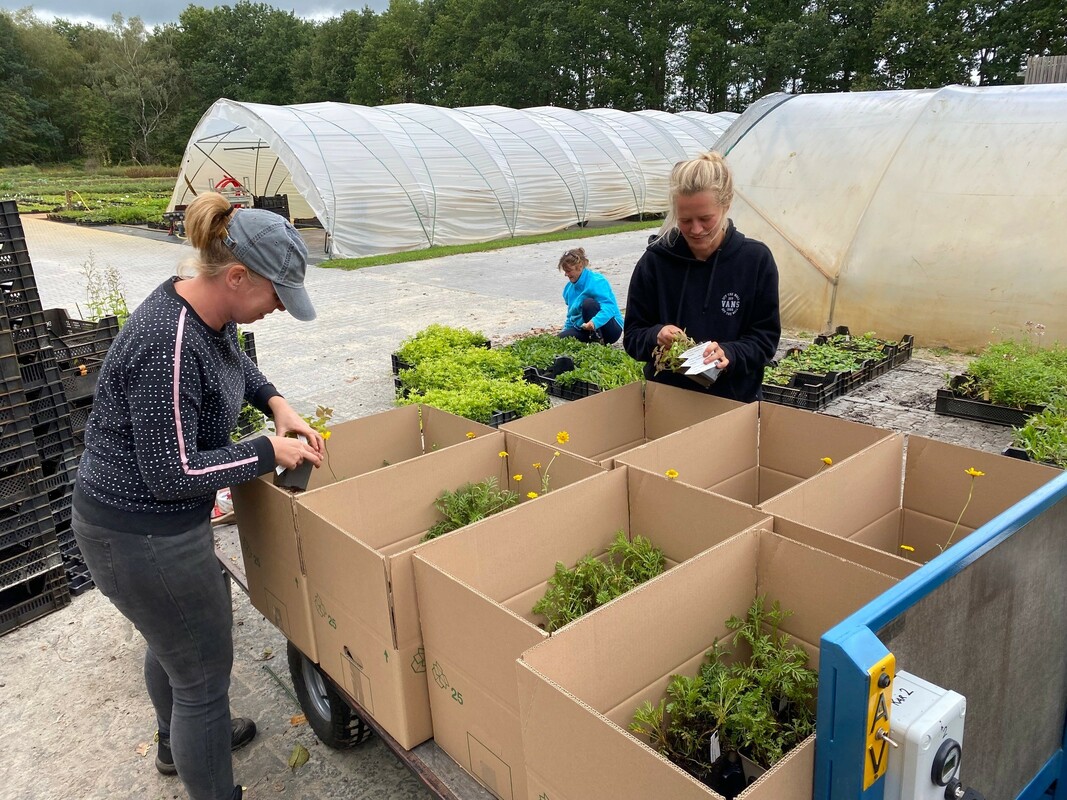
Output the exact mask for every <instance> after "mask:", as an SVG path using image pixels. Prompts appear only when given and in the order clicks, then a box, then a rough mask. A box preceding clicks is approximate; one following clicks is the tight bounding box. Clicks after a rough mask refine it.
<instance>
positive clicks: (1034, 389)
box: [954, 339, 1067, 408]
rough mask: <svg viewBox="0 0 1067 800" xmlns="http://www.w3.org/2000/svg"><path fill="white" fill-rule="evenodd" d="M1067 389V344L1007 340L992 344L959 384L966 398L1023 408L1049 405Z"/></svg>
mask: <svg viewBox="0 0 1067 800" xmlns="http://www.w3.org/2000/svg"><path fill="white" fill-rule="evenodd" d="M1065 386H1067V345H1063V344H1059V343H1053V344H1051V345H1050V346H1048V347H1040V346H1038V344H1037V343H1036V342H1020V341H1014V340H1010V339H1008V340H1004V341H1001V342H996V343H994V344H991V345H989V347H987V348H986V349H985V350H984V351H983V352H982V353H981V354H980V355H979V356H978V357H977V358H976V359H975V360H974V361H972V362H971V363H970V364H969V365H968V366H967V369H966V370H965V371H964V373H963V375H962V376H961V377H960V379H959V380H958V381H956V382H955V384H954V388H955V390H956V391H957V392H958V393H960V394H963V395H964V396H966V397H972V398H975V399H978V400H987V401H989V402H991V403H996V404H998V405H1003V406H1011V407H1013V408H1023V407H1024V406H1026V405H1028V404H1031V405H1047V404H1048V403H1050V402H1051V401H1052V399H1053V397H1055V395H1056V393H1057V392H1060V391H1062V390H1063V387H1065Z"/></svg>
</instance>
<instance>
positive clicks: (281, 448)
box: [268, 423, 322, 469]
mask: <svg viewBox="0 0 1067 800" xmlns="http://www.w3.org/2000/svg"><path fill="white" fill-rule="evenodd" d="M275 425H277V423H275ZM268 438H269V439H270V443H271V446H273V447H274V461H275V463H277V464H278V465H279V466H282V467H285V468H286V469H296V468H297V467H299V466H300V465H301V464H303V463H304V462H305V461H310V462H311V463H312V464H314V465H315V466H316V467H317V466H319V464H321V463H322V456H321V455H320V454H319V453H318V452H316V451H315V449H314V448H313V447H312V446H311V445H310V444H305V443H304V442H302V441H300V440H299V439H297V438H295V437H289V436H270V437H268ZM309 441H310V440H309Z"/></svg>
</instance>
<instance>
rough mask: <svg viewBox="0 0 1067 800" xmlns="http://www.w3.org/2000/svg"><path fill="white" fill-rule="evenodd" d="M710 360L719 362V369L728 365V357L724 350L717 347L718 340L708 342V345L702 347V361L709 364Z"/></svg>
mask: <svg viewBox="0 0 1067 800" xmlns="http://www.w3.org/2000/svg"><path fill="white" fill-rule="evenodd" d="M712 361H718V362H719V369H726V368H727V367H728V366H730V359H728V358H727V357H726V351H725V350H723V349H722V348H721V347H719V343H718V342H708V346H707V347H705V348H704V363H705V364H710V363H711V362H712Z"/></svg>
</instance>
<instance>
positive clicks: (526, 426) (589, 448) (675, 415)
mask: <svg viewBox="0 0 1067 800" xmlns="http://www.w3.org/2000/svg"><path fill="white" fill-rule="evenodd" d="M742 405H743V404H742V403H737V402H734V401H733V400H724V399H723V398H721V397H715V396H714V395H708V394H703V393H702V392H693V391H688V390H686V389H679V388H677V387H674V386H667V385H665V384H661V383H647V384H645V383H640V382H637V383H629V384H627V385H625V386H620V387H619V388H618V389H611V390H610V391H607V392H600V393H598V394H595V395H590V396H589V397H584V398H582V399H581V400H574V401H572V402H569V403H565V404H563V405H560V406H556V407H554V408H550V409H548V410H546V411H542V412H540V413H538V414H532V415H531V416H529V417H523V418H522V419H518V420H514V421H513V422H509V423H507V424H506V425H502V426H501V428H502V429H503V430H506V431H510V432H512V433H515V434H518V435H519V436H522V437H524V438H527V439H532V440H533V441H536V442H542V443H544V444H549V445H552V446H553V447H556V448H557V449H559V450H561V451H563V452H567V453H571V454H573V455H576V456H580V457H581V458H585V459H588V460H590V461H593V462H595V463H598V464H602V465H603V466H605V467H611V466H612V461H613V459H614V457H616V456H618V455H619V454H620V453H625V452H627V451H629V450H632V449H633V448H635V447H638V446H640V445H642V444H644V443H645V442H648V441H650V440H654V439H658V438H660V437H662V436H666V435H668V434H671V433H674V432H675V431H679V430H682V429H683V428H688V427H689V426H690V425H694V424H696V423H698V422H702V421H703V420H706V419H708V418H710V417H714V416H716V415H718V414H723V413H726V412H728V411H732V410H733V409H736V408H739V407H741V406H742ZM560 431H566V432H567V433H568V434H569V435H570V441H568V442H567V443H566V444H558V443H557V441H556V435H557V434H558V433H559V432H560Z"/></svg>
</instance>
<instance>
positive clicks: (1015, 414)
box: [934, 376, 1045, 428]
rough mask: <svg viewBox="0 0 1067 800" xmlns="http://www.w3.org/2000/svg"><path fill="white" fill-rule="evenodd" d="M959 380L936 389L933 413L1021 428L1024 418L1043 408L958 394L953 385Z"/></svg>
mask: <svg viewBox="0 0 1067 800" xmlns="http://www.w3.org/2000/svg"><path fill="white" fill-rule="evenodd" d="M958 381H959V376H956V377H955V378H953V379H952V381H951V382H950V388H948V389H938V390H937V394H936V395H935V397H934V413H936V414H941V415H942V416H946V417H956V418H958V419H970V420H975V421H976V422H988V423H990V424H992V425H1010V426H1012V427H1013V428H1021V427H1022V426H1023V425H1025V424H1026V420H1027V419H1029V418H1030V417H1032V416H1033V415H1034V414H1040V413H1041V412H1042V411H1044V410H1045V407H1044V406H1035V405H1027V406H1026V407H1025V408H1012V407H1011V406H1001V405H997V404H996V403H990V402H987V401H985V400H975V399H974V398H970V397H963V396H961V395H960V394H958V393H957V392H956V390H955V388H952V387H954V386H955V385H956V384H957V383H958Z"/></svg>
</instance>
